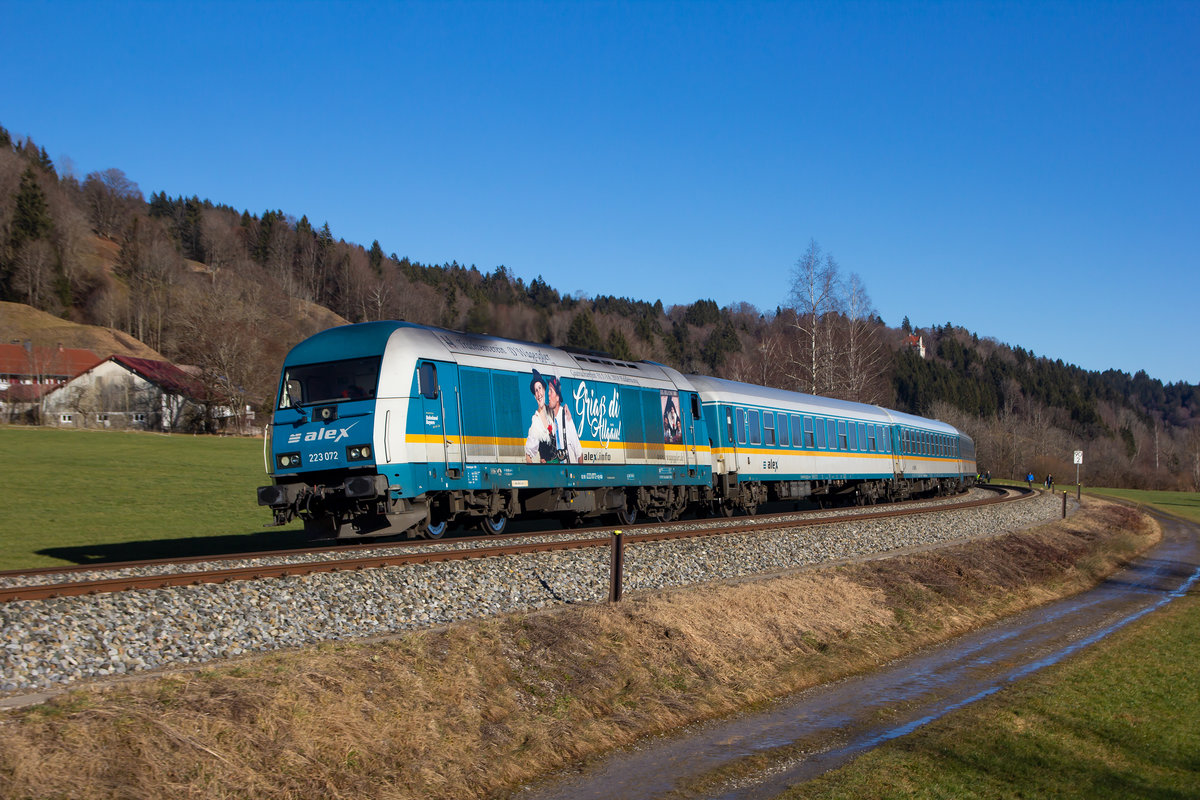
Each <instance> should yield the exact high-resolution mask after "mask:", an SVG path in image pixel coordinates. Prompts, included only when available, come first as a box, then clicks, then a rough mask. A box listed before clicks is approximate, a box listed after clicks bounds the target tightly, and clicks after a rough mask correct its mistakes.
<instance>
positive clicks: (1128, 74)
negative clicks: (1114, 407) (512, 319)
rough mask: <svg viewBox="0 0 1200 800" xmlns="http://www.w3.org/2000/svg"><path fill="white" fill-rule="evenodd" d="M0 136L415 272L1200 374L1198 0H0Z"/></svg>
mask: <svg viewBox="0 0 1200 800" xmlns="http://www.w3.org/2000/svg"><path fill="white" fill-rule="evenodd" d="M0 74H3V75H4V76H5V77H4V80H3V87H4V88H3V90H2V91H0V125H3V126H4V127H5V128H7V129H8V130H9V131H10V132H11V133H13V134H15V135H18V136H31V137H32V138H33V139H34V141H36V142H37V143H38V144H40V145H41V146H43V147H45V148H46V150H47V152H48V153H49V154H50V156H51V157H52V158H53V159H55V161H56V162H59V163H60V166H66V164H65V162H64V159H69V160H70V167H71V168H73V170H74V171H75V172H76V174H78V175H79V176H80V177H82V176H84V175H86V174H87V173H89V172H92V171H96V170H103V169H107V168H109V167H117V168H119V169H121V170H124V172H125V173H126V174H127V175H128V176H129V177H130V178H131V179H132V180H134V181H136V182H137V183H138V185H139V186H140V188H141V189H142V191H143V192H144V193H145V194H146V196H147V197H148V196H149V195H150V193H151V192H157V191H165V192H167V193H168V194H169V195H171V196H176V195H186V196H191V195H197V196H199V197H201V198H208V199H210V200H213V201H214V202H219V203H224V204H228V205H231V206H233V207H235V208H238V209H248V210H250V211H252V212H254V213H261V212H262V211H264V210H267V209H281V210H283V211H284V212H286V213H289V214H292V215H295V216H296V217H299V216H301V215H307V216H308V217H309V219H310V220H312V221H313V222H314V223H315V224H318V225H319V224H321V223H323V222H328V223H329V225H330V227H331V229H332V230H333V232H334V234H335V235H336V236H338V237H340V238H344V239H346V240H347V241H353V242H358V243H361V244H364V245H369V244H370V243H371V242H372V241H373V240H375V239H378V240H379V242H380V244H381V245H382V246H383V249H384V251H385V252H387V253H396V254H397V255H400V256H408V257H410V258H412V259H414V260H418V261H422V262H425V263H442V262H448V261H452V260H457V261H458V262H459V263H462V264H468V265H470V264H474V265H475V266H477V267H478V268H479V269H480V270H483V271H491V270H493V269H494V268H495V267H497V266H499V265H501V264H503V265H505V266H507V267H508V268H509V269H510V270H511V271H512V272H513V273H514V274H515V275H518V276H521V277H523V278H525V279H526V280H527V281H528V280H532V279H533V278H535V277H537V276H538V275H541V276H543V277H544V278H545V280H546V281H547V282H549V283H550V284H551V285H552V286H555V287H556V288H558V289H560V290H562V291H564V292H567V293H571V292H577V291H578V292H582V293H584V294H587V295H593V296H594V295H601V294H611V295H617V296H628V297H633V298H637V299H645V300H650V301H653V300H655V299H661V300H662V301H663V303H664V304H667V305H671V304H675V303H681V304H683V303H691V302H693V301H695V300H697V299H701V298H712V299H714V300H716V301H717V302H718V303H720V304H721V305H728V304H733V303H737V302H739V301H747V302H750V303H753V304H754V305H756V306H758V307H759V308H762V309H764V310H773V309H774V308H775V307H776V306H778V305H781V304H786V302H787V298H788V288H789V283H790V277H791V271H792V267H793V265H794V264H795V262H796V260H797V259H798V258H799V257H800V256H801V255H802V254H803V252H804V251H805V250H806V249H807V247H808V244H809V242H810V241H813V240H815V241H817V242H818V243H819V244H820V245H821V247H822V248H823V249H824V250H825V251H826V252H829V253H832V254H833V255H834V257H835V258H836V259H837V261H838V262H839V264H840V266H841V269H842V271H843V272H844V273H847V274H848V273H851V272H854V273H858V274H859V275H860V276H861V277H862V279H863V281H864V282H865V284H866V287H867V289H868V292H869V293H870V296H871V299H872V300H873V301H874V303H875V306H876V308H877V309H878V311H879V313H880V315H881V316H882V317H883V319H884V321H885V322H886V323H888V324H889V325H893V326H897V325H899V324H900V321H901V320H902V319H903V317H905V316H908V317H909V318H910V320H911V321H912V322H913V324H914V325H918V326H930V325H934V324H939V325H940V324H944V323H946V322H952V323H954V324H956V325H963V326H965V327H967V328H969V329H970V330H972V331H975V332H977V333H978V334H979V335H980V336H985V337H993V338H996V339H998V340H1000V341H1002V342H1005V343H1008V344H1013V345H1019V346H1021V347H1024V348H1026V349H1027V350H1032V351H1033V352H1035V353H1037V354H1038V355H1048V356H1050V357H1053V358H1061V359H1063V360H1064V361H1066V362H1070V363H1075V364H1078V365H1079V366H1081V367H1084V368H1086V369H1094V370H1104V369H1108V368H1115V369H1120V370H1124V371H1126V372H1130V373H1133V372H1135V371H1137V370H1139V369H1144V370H1146V372H1148V373H1149V374H1150V375H1151V376H1152V377H1155V378H1160V379H1162V380H1164V381H1180V380H1182V381H1186V382H1188V383H1200V346H1198V345H1200V322H1197V318H1196V306H1197V303H1198V301H1200V277H1198V273H1200V149H1198V148H1200V3H1196V2H1184V3H1150V2H1147V3H1135V2H1128V3H1104V2H1077V3H1076V2H1071V3H1066V2H1038V3H1017V2H1000V3H933V2H927V3H904V2H856V3H849V2H847V3H802V2H793V3H789V2H779V3H751V2H740V3H719V2H692V3H649V2H620V3H615V2H614V3H607V2H562V3H559V2H539V3H527V2H522V3H432V2H431V3H311V2H310V3H304V2H297V3H254V2H239V3H229V4H225V3H166V2H150V3H119V2H106V3H61V2H43V3H34V2H21V1H17V0H0Z"/></svg>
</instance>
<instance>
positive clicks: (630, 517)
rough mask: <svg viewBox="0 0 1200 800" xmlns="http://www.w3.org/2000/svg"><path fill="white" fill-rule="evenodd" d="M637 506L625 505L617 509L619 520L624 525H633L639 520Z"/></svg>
mask: <svg viewBox="0 0 1200 800" xmlns="http://www.w3.org/2000/svg"><path fill="white" fill-rule="evenodd" d="M637 517H638V512H637V506H629V505H627V506H625V507H624V508H622V509H619V510H618V511H617V522H619V523H621V524H622V525H633V524H634V523H636V522H637Z"/></svg>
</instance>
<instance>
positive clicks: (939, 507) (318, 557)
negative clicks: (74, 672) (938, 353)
mask: <svg viewBox="0 0 1200 800" xmlns="http://www.w3.org/2000/svg"><path fill="white" fill-rule="evenodd" d="M983 488H987V489H991V490H992V491H993V492H995V493H996V494H995V496H993V497H988V498H983V499H972V500H966V501H964V502H949V503H947V502H943V503H938V504H933V505H931V504H929V503H928V501H906V502H904V503H897V504H893V505H890V506H873V507H871V510H859V511H856V512H853V513H846V511H845V510H840V511H833V512H806V513H804V514H803V515H800V516H798V515H797V514H796V513H794V512H792V513H783V514H772V515H760V516H756V517H751V518H745V519H725V518H717V519H700V520H685V521H675V522H670V523H658V522H651V523H640V524H635V525H625V526H602V527H595V528H587V529H575V530H567V531H553V532H546V531H541V532H525V533H509V534H503V535H500V536H472V537H462V538H455V539H448V540H433V541H431V540H424V539H417V540H406V541H402V542H390V543H378V542H372V543H356V544H350V545H341V546H336V547H321V548H306V549H299V550H278V551H268V552H258V553H241V554H231V555H226V556H216V557H213V556H196V557H189V558H176V559H168V560H147V561H128V562H119V563H111V564H104V565H82V566H74V567H47V568H41V569H34V570H11V571H4V572H0V584H4V583H8V584H9V585H7V586H3V585H0V603H6V602H14V601H18V600H45V599H51V598H55V597H69V596H78V595H88V594H101V593H106V592H123V591H130V590H135V589H159V588H165V587H172V586H189V585H198V584H205V583H227V582H231V581H243V580H259V579H264V578H282V577H288V576H302V575H311V574H315V573H321V572H340V571H354V570H364V569H377V568H381V567H389V566H402V565H406V564H424V563H431V562H437V561H455V560H467V559H473V558H487V557H491V556H503V555H516V554H522V553H536V552H547V551H553V550H568V549H580V548H587V547H607V546H610V545H611V543H612V541H613V534H614V532H615V531H617V530H620V531H621V532H622V534H623V538H624V541H625V544H626V545H630V544H636V543H638V542H650V541H660V540H665V539H681V538H694V537H704V536H718V535H729V534H745V533H753V532H756V531H768V530H779V529H780V528H803V527H811V526H816V525H824V524H830V523H839V524H840V523H845V522H853V521H857V520H867V519H881V518H887V517H897V516H907V515H915V514H930V513H939V512H943V511H952V510H958V509H963V508H971V507H975V506H982V505H989V504H993V503H999V502H1008V501H1012V500H1018V499H1021V498H1024V497H1030V496H1033V495H1034V492H1031V491H1029V490H1026V489H1014V488H1002V487H983ZM245 562H254V563H249V564H247V563H245ZM220 564H229V565H230V566H226V567H221V566H217V565H220ZM119 573H124V574H119ZM72 575H78V576H79V578H78V579H77V580H71V579H70V576H72ZM59 576H64V577H66V578H67V579H66V580H59V579H58V578H59ZM38 581H40V582H38Z"/></svg>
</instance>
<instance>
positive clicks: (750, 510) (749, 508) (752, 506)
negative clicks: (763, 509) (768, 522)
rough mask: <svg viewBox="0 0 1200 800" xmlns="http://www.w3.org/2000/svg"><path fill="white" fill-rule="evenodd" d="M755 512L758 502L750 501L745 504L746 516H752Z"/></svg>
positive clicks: (756, 511)
mask: <svg viewBox="0 0 1200 800" xmlns="http://www.w3.org/2000/svg"><path fill="white" fill-rule="evenodd" d="M757 513H758V504H757V503H751V504H749V505H747V506H746V516H747V517H753V516H754V515H755V514H757Z"/></svg>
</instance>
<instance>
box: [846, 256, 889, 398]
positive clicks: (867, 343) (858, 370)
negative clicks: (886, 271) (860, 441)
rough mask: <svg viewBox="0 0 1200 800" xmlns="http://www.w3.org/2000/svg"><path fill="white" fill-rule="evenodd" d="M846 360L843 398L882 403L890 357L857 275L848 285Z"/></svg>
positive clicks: (880, 325) (879, 325)
mask: <svg viewBox="0 0 1200 800" xmlns="http://www.w3.org/2000/svg"><path fill="white" fill-rule="evenodd" d="M844 305H845V309H846V315H845V358H844V359H839V361H840V363H841V365H842V376H841V377H842V384H843V387H844V391H843V394H842V396H843V397H844V398H845V399H847V400H855V401H858V402H860V403H879V402H881V401H882V400H883V388H882V386H881V385H880V381H879V377H880V376H881V375H882V373H883V371H884V366H885V364H886V362H887V357H886V355H885V353H884V350H883V337H882V336H881V335H880V333H879V329H880V328H881V327H883V325H882V323H880V322H879V321H878V315H877V314H876V311H875V306H874V305H873V304H872V303H871V298H870V297H868V296H867V287H866V286H865V285H864V284H863V282H862V278H860V277H859V276H858V274H857V273H851V274H850V277H849V279H848V280H847V281H846V299H845V304H844Z"/></svg>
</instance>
